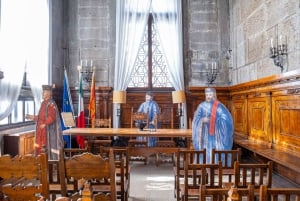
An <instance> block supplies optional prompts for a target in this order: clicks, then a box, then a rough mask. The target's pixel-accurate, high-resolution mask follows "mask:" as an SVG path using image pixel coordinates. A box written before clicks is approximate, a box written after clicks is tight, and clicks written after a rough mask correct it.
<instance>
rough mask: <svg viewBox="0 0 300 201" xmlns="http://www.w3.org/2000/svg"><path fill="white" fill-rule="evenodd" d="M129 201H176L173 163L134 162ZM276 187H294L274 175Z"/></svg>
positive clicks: (151, 160)
mask: <svg viewBox="0 0 300 201" xmlns="http://www.w3.org/2000/svg"><path fill="white" fill-rule="evenodd" d="M131 165H132V169H131V184H130V185H131V186H130V198H129V201H175V200H176V199H175V198H174V176H173V168H172V166H173V165H172V163H163V164H160V165H159V166H156V165H155V161H154V160H153V159H150V160H149V162H148V164H147V165H144V163H142V162H133V163H132V164H131ZM273 186H274V187H294V186H295V185H294V184H293V183H290V182H289V181H287V180H285V179H284V178H282V177H280V176H279V175H277V174H273Z"/></svg>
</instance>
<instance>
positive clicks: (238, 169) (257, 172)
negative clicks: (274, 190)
mask: <svg viewBox="0 0 300 201" xmlns="http://www.w3.org/2000/svg"><path fill="white" fill-rule="evenodd" d="M234 172H235V173H234V177H235V178H234V179H235V180H234V186H236V187H237V188H246V187H247V186H248V185H253V186H254V189H255V195H258V194H259V188H260V186H261V185H266V186H267V187H268V188H271V187H272V173H273V162H272V161H268V162H267V163H247V164H246V163H240V162H239V161H235V162H234ZM225 186H226V185H225ZM227 186H228V184H227Z"/></svg>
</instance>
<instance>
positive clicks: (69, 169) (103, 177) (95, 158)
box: [61, 149, 117, 201]
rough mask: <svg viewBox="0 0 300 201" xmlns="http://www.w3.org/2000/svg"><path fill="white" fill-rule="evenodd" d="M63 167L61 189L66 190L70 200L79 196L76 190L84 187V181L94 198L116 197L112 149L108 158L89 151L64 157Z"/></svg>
mask: <svg viewBox="0 0 300 201" xmlns="http://www.w3.org/2000/svg"><path fill="white" fill-rule="evenodd" d="M64 168H65V171H64V172H63V173H62V174H61V181H62V189H66V190H67V191H68V195H69V196H68V197H70V198H71V199H72V200H77V199H78V198H81V196H80V195H79V194H78V192H79V191H80V190H82V189H83V188H84V184H85V183H86V182H89V183H90V187H89V188H90V190H91V192H92V195H91V196H93V197H94V199H96V197H99V196H101V197H107V198H106V199H107V200H113V201H115V200H116V199H117V198H116V197H117V191H116V189H117V187H116V168H115V161H114V154H113V150H112V149H111V150H110V152H109V158H104V157H102V156H100V155H94V154H92V153H89V152H86V153H83V154H80V155H75V156H72V157H71V158H65V159H64ZM64 178H66V179H64ZM62 194H65V193H64V192H62ZM98 194H99V195H98Z"/></svg>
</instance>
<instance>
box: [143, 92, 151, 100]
mask: <svg viewBox="0 0 300 201" xmlns="http://www.w3.org/2000/svg"><path fill="white" fill-rule="evenodd" d="M145 99H146V101H151V100H152V99H153V93H152V92H151V91H148V92H146V95H145Z"/></svg>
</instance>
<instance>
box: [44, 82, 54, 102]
mask: <svg viewBox="0 0 300 201" xmlns="http://www.w3.org/2000/svg"><path fill="white" fill-rule="evenodd" d="M42 88H43V99H44V100H48V99H50V98H51V97H52V86H51V85H43V86H42Z"/></svg>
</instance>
